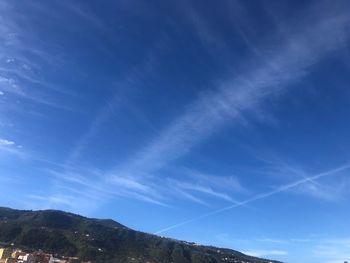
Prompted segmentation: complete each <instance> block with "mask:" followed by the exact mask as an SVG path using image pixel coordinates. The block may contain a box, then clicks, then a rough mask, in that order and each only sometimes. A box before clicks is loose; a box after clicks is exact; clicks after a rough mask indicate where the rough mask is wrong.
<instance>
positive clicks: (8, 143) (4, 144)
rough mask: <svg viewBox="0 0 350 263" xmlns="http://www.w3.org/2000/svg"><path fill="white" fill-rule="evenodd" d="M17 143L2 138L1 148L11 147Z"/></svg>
mask: <svg viewBox="0 0 350 263" xmlns="http://www.w3.org/2000/svg"><path fill="white" fill-rule="evenodd" d="M15 144H16V143H15V142H14V141H9V140H6V139H1V138H0V146H9V145H15Z"/></svg>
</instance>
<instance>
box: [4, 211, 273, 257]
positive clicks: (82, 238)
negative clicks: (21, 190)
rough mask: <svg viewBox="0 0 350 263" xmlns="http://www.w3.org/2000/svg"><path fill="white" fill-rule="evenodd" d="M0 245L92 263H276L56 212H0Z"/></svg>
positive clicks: (117, 224) (107, 221)
mask: <svg viewBox="0 0 350 263" xmlns="http://www.w3.org/2000/svg"><path fill="white" fill-rule="evenodd" d="M0 242H1V244H2V245H10V244H13V246H14V247H18V248H23V249H28V250H39V249H41V250H43V251H47V252H50V253H53V254H59V255H63V256H78V257H79V258H81V259H82V260H91V261H92V262H97V263H100V262H101V263H102V262H104V263H109V262H113V263H127V262H137V263H141V262H142V263H143V262H144V263H146V262H148V263H219V262H240V263H241V262H251V263H269V262H271V263H272V262H273V263H278V262H277V261H271V260H265V259H259V258H255V257H250V256H247V255H244V254H242V253H240V252H237V251H234V250H230V249H221V248H220V249H219V248H215V247H210V246H200V245H196V244H194V243H189V242H185V241H178V240H174V239H169V238H163V237H159V236H155V235H151V234H147V233H142V232H139V231H135V230H132V229H130V228H128V227H126V226H124V225H122V224H119V223H117V222H115V221H113V220H110V219H107V220H101V219H92V218H86V217H83V216H79V215H75V214H72V213H67V212H63V211H57V210H43V211H24V210H14V209H10V208H0Z"/></svg>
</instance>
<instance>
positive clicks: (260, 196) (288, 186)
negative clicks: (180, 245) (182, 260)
mask: <svg viewBox="0 0 350 263" xmlns="http://www.w3.org/2000/svg"><path fill="white" fill-rule="evenodd" d="M348 169H350V163H347V164H345V165H343V166H340V167H338V168H335V169H332V170H328V171H326V172H322V173H319V174H316V175H314V176H310V177H305V178H304V179H301V180H298V181H295V182H293V183H290V184H286V185H282V186H280V187H278V188H276V189H275V190H272V191H269V192H265V193H261V194H258V195H255V196H253V197H251V198H249V199H247V200H244V201H242V202H238V203H236V204H233V205H230V206H226V207H223V208H220V209H217V210H214V211H211V212H209V213H206V214H203V215H200V216H198V217H195V218H192V219H188V220H186V221H183V222H181V223H178V224H176V225H172V226H169V227H167V228H164V229H161V230H158V231H156V232H154V234H160V233H164V232H167V231H169V230H171V229H174V228H178V227H180V226H183V225H187V224H189V223H192V222H194V221H198V220H200V219H203V218H206V217H210V216H212V215H216V214H219V213H222V212H224V211H227V210H231V209H234V208H237V207H241V206H243V205H246V204H249V203H252V202H255V201H258V200H262V199H265V198H268V197H270V196H273V195H275V194H278V193H282V192H286V191H287V190H289V189H292V188H295V187H297V186H299V185H302V184H305V183H308V182H310V181H313V180H317V179H320V178H322V177H326V176H331V175H335V174H337V173H339V172H342V171H345V170H348Z"/></svg>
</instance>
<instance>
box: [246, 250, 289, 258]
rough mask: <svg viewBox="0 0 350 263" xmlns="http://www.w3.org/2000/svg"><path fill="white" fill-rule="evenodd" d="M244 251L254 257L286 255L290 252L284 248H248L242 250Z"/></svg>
mask: <svg viewBox="0 0 350 263" xmlns="http://www.w3.org/2000/svg"><path fill="white" fill-rule="evenodd" d="M242 253H243V254H246V255H249V256H253V257H266V256H285V255H287V254H288V252H287V251H284V250H260V249H258V250H255V249H252V250H246V251H242Z"/></svg>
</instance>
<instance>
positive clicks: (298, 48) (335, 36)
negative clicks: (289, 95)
mask: <svg viewBox="0 0 350 263" xmlns="http://www.w3.org/2000/svg"><path fill="white" fill-rule="evenodd" d="M348 22H349V18H348V17H346V16H339V17H336V18H328V19H327V17H325V18H324V19H323V20H322V21H321V22H319V23H318V24H316V25H310V26H309V27H308V28H307V29H306V30H304V32H303V34H298V35H294V37H293V36H292V37H291V40H290V42H288V43H286V44H285V45H284V46H282V48H281V49H280V50H279V52H275V54H274V55H272V56H271V57H270V59H268V60H266V61H265V62H264V63H263V64H262V65H261V66H260V67H258V68H256V69H255V70H252V71H250V72H247V73H245V74H241V75H240V76H239V77H237V78H234V79H230V80H228V81H226V82H222V83H221V84H219V87H218V89H217V90H216V91H209V92H207V93H206V94H204V95H203V96H201V97H200V98H199V100H198V101H197V102H195V103H194V104H193V105H192V106H190V107H189V108H188V109H187V110H186V112H185V113H184V114H183V115H182V116H181V117H179V118H178V119H176V120H175V121H174V122H173V123H172V124H170V125H169V126H168V127H166V128H165V129H164V130H163V132H162V133H161V134H160V136H159V137H157V138H155V139H154V140H153V142H151V143H150V144H149V145H148V146H146V147H145V148H144V149H143V150H141V151H139V152H138V153H137V154H136V155H135V156H134V158H132V159H131V160H130V162H129V163H127V164H126V165H124V166H121V167H116V168H115V171H116V172H114V174H116V175H115V176H119V175H123V174H131V175H145V174H149V173H152V172H154V171H157V170H159V169H160V168H162V167H164V166H165V165H166V164H168V163H169V162H171V161H173V160H175V159H178V158H180V157H182V156H183V155H185V154H187V153H188V152H190V150H191V149H192V148H193V147H194V146H195V145H197V144H198V143H200V142H201V141H203V140H204V139H206V138H207V137H209V136H210V135H212V134H213V133H214V132H215V131H217V130H219V129H220V128H221V127H222V126H224V125H227V122H228V121H231V122H232V121H239V120H241V119H242V117H243V114H245V113H247V112H249V111H255V110H257V109H258V108H259V107H261V106H262V103H263V102H265V101H266V100H267V99H271V97H275V96H278V95H280V94H282V93H283V92H285V91H286V90H287V87H288V85H290V84H292V83H294V82H295V81H297V80H299V79H300V78H302V77H303V76H304V75H306V74H307V70H308V69H309V68H310V67H311V66H312V65H313V64H315V63H316V62H318V61H319V60H321V59H322V58H323V57H325V56H326V55H327V54H328V53H329V52H331V51H333V50H335V49H338V48H339V47H340V46H341V45H342V44H343V43H344V34H345V30H346V28H347V27H348ZM335 29H337V30H335ZM325 35H327V37H324V36H325ZM140 171H142V172H141V173H142V174H140Z"/></svg>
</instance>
